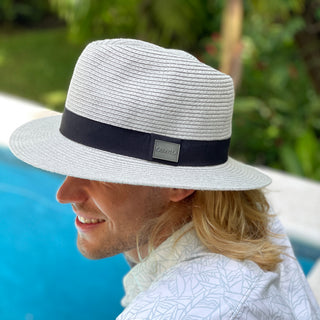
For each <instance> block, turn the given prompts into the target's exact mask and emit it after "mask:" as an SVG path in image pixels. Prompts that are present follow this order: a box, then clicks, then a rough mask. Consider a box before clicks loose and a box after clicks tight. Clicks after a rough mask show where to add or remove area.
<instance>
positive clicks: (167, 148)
mask: <svg viewBox="0 0 320 320" xmlns="http://www.w3.org/2000/svg"><path fill="white" fill-rule="evenodd" d="M179 154H180V144H178V143H173V142H168V141H163V140H159V139H155V140H154V147H153V153H152V158H154V159H160V160H165V161H171V162H178V161H179Z"/></svg>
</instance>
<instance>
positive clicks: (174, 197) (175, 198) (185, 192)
mask: <svg viewBox="0 0 320 320" xmlns="http://www.w3.org/2000/svg"><path fill="white" fill-rule="evenodd" d="M193 193H194V190H190V189H176V188H173V189H170V200H171V201H172V202H179V201H181V200H183V199H185V198H187V197H189V196H190V195H191V194H193Z"/></svg>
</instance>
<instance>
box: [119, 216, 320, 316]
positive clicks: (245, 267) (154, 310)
mask: <svg viewBox="0 0 320 320" xmlns="http://www.w3.org/2000/svg"><path fill="white" fill-rule="evenodd" d="M272 229H273V231H274V232H276V233H282V234H283V233H284V231H283V228H282V226H281V224H280V222H279V220H278V219H276V220H275V223H274V225H273V227H272ZM185 231H187V232H186V233H185V234H184V235H183V236H182V237H180V236H181V235H182V234H183V233H184V232H185ZM179 237H180V238H179ZM277 242H279V243H280V244H282V245H283V244H284V245H286V246H288V247H289V248H288V250H287V253H288V254H289V255H290V256H291V257H293V256H294V254H293V251H292V248H291V245H290V242H289V240H288V239H287V238H284V239H281V240H279V239H277ZM124 287H125V291H126V295H125V297H124V298H123V299H122V305H123V306H124V307H126V308H125V310H124V311H123V312H122V313H121V314H120V315H119V316H118V318H117V320H124V319H126V320H127V319H130V320H131V319H132V320H142V319H152V320H160V319H161V320H169V319H176V320H178V319H181V320H182V319H183V320H196V319H208V320H209V319H210V320H214V319H241V320H244V319H247V320H253V319H256V320H258V319H259V320H270V319H272V320H276V319H279V320H280V319H281V320H287V319H288V320H289V319H290V320H291V319H297V320H320V308H319V305H318V304H317V302H316V301H315V298H314V296H313V294H312V292H311V289H310V288H309V285H308V283H307V281H306V278H305V276H304V274H303V272H302V270H301V268H300V266H299V263H298V262H297V261H296V259H294V258H290V257H288V256H286V255H284V256H283V262H282V263H281V264H279V266H278V268H277V270H276V271H274V272H270V271H263V270H262V269H261V268H259V266H258V265H257V264H255V263H254V262H252V261H237V260H234V259H230V258H228V257H225V256H223V255H221V254H216V253H211V252H209V251H208V249H207V248H206V247H205V246H204V245H203V244H202V243H201V242H200V240H199V238H198V237H197V235H196V233H195V231H194V229H193V228H192V223H189V224H187V225H185V226H184V227H183V228H182V229H180V230H179V231H177V232H176V233H174V234H173V235H172V236H171V237H170V238H168V239H167V240H166V241H165V242H163V243H162V244H161V245H160V246H159V247H158V248H156V249H155V250H154V251H153V252H152V253H151V254H150V255H149V256H148V257H147V258H146V259H145V260H144V261H143V262H140V263H139V264H137V265H136V266H134V267H133V268H132V269H131V270H130V272H129V273H128V274H127V275H126V276H125V278H124Z"/></svg>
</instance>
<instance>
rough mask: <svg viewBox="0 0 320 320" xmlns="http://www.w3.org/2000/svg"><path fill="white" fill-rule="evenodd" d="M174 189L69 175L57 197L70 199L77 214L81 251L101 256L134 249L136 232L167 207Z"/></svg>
mask: <svg viewBox="0 0 320 320" xmlns="http://www.w3.org/2000/svg"><path fill="white" fill-rule="evenodd" d="M172 190H173V189H167V188H155V187H146V186H132V185H124V184H114V183H106V182H98V181H91V180H84V179H79V178H72V177H67V178H66V179H65V181H64V183H63V184H62V186H61V187H60V189H59V190H58V192H57V200H58V201H59V202H60V203H71V204H72V207H73V210H74V212H75V214H76V215H77V217H76V220H75V225H76V228H77V231H78V240H77V245H78V248H79V250H80V252H81V253H82V254H83V255H84V256H85V257H87V258H90V259H100V258H105V257H109V256H113V255H115V254H118V253H121V252H129V253H130V251H134V250H135V249H136V239H137V234H138V233H139V231H140V230H141V229H142V227H143V226H144V225H145V223H146V222H148V221H150V220H151V219H153V218H156V217H157V216H159V215H160V214H161V213H163V212H164V211H165V210H166V209H167V207H168V205H169V203H170V198H172V197H171V196H172V194H171V192H172ZM147 237H148V235H145V242H146V241H147ZM142 242H143V240H142ZM142 244H143V243H142Z"/></svg>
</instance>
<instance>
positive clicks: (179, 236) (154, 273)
mask: <svg viewBox="0 0 320 320" xmlns="http://www.w3.org/2000/svg"><path fill="white" fill-rule="evenodd" d="M208 252H209V251H208V249H207V248H206V247H205V246H204V245H203V244H202V243H201V242H200V240H199V238H198V237H197V235H196V232H195V230H194V228H193V223H192V222H190V223H187V224H186V225H184V226H183V227H182V228H181V229H179V230H178V231H176V232H175V233H174V234H173V235H172V236H171V237H169V238H168V239H167V240H165V241H164V242H163V243H162V244H161V245H160V246H158V247H157V248H156V249H155V250H153V251H152V252H151V253H150V254H149V256H148V257H147V258H146V259H144V260H143V261H142V262H140V263H138V264H137V265H135V266H134V267H133V268H132V269H131V270H130V271H129V273H128V274H127V275H126V276H125V277H124V279H123V284H124V288H125V296H124V298H123V299H122V301H121V304H122V306H124V307H127V306H128V305H129V304H130V303H131V302H132V300H133V299H134V298H135V297H136V296H137V295H138V294H139V293H141V292H143V291H145V290H147V289H148V288H149V287H150V286H151V284H152V283H153V282H154V281H155V280H157V279H158V278H159V277H160V276H161V275H162V274H163V273H164V272H165V271H167V270H168V269H170V268H171V267H173V266H175V265H177V264H178V263H180V262H182V261H186V260H190V259H193V258H195V257H198V256H201V255H203V254H204V253H206V254H207V253H208Z"/></svg>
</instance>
